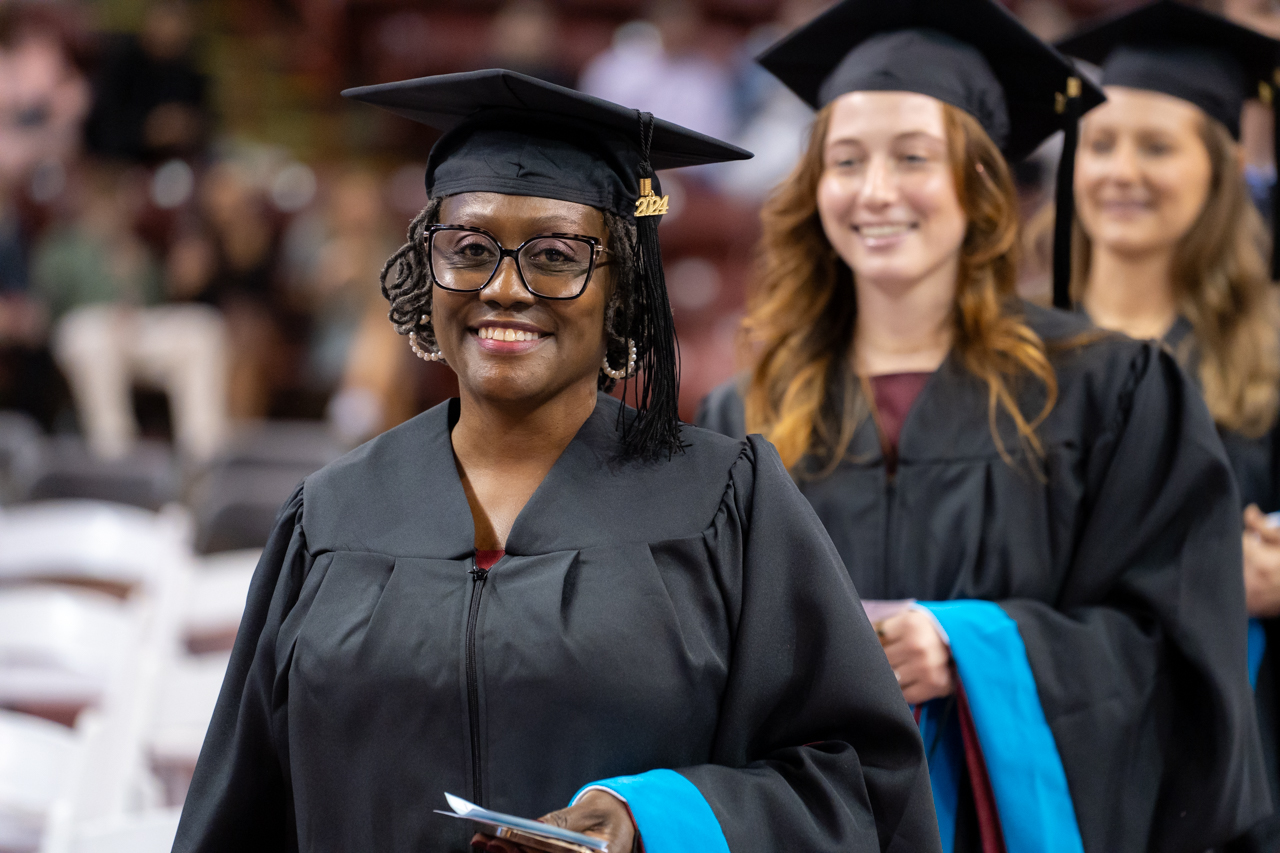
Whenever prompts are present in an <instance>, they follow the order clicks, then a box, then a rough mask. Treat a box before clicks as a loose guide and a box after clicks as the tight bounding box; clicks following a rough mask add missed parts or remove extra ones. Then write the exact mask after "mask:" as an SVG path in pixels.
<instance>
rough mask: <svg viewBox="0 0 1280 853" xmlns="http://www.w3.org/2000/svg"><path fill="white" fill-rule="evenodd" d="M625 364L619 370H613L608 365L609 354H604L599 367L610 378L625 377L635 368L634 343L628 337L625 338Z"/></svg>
mask: <svg viewBox="0 0 1280 853" xmlns="http://www.w3.org/2000/svg"><path fill="white" fill-rule="evenodd" d="M627 353H628V355H627V366H626V367H624V368H622V369H621V370H614V369H613V368H612V367H610V366H609V355H608V353H606V354H605V357H604V361H603V362H602V363H601V365H600V369H601V370H603V371H604V372H605V375H606V376H608V377H609V378H610V379H625V378H626V377H628V376H630V375H631V374H632V373H634V372H635V369H636V345H635V342H634V341H632V340H631V339H630V338H628V339H627Z"/></svg>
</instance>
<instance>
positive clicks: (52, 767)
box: [0, 710, 77, 851]
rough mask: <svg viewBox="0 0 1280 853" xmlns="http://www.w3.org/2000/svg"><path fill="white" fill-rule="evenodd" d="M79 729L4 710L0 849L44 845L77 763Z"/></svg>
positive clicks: (0, 714)
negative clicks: (54, 810) (46, 831)
mask: <svg viewBox="0 0 1280 853" xmlns="http://www.w3.org/2000/svg"><path fill="white" fill-rule="evenodd" d="M76 749H77V737H76V733H75V732H74V731H73V730H72V729H69V728H67V727H65V726H60V725H58V724H57V723H51V722H49V721H48V720H42V719H40V718H38V717H32V716H28V715H26V714H17V713H14V712H12V711H2V710H0V850H5V851H30V850H35V849H36V848H37V847H38V846H39V844H40V838H41V835H42V833H43V831H44V825H45V819H46V817H47V815H48V812H49V809H50V807H51V806H52V805H53V803H54V802H55V800H56V799H57V797H58V796H59V794H60V793H61V792H62V790H63V787H64V785H65V784H66V779H67V776H68V774H69V773H70V772H71V769H72V765H73V762H74V761H75V755H76Z"/></svg>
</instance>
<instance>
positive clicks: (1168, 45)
mask: <svg viewBox="0 0 1280 853" xmlns="http://www.w3.org/2000/svg"><path fill="white" fill-rule="evenodd" d="M1058 47H1059V49H1060V50H1062V52H1063V53H1066V54H1068V55H1070V56H1075V57H1079V58H1080V59H1083V60H1085V61H1086V62H1091V63H1093V64H1094V65H1098V66H1100V67H1101V68H1102V84H1103V85H1104V86H1125V87H1128V88H1133V89H1147V90H1149V91H1153V92H1161V93H1163V94H1166V95H1172V96H1173V97H1175V98H1181V99H1182V100H1184V101H1189V102H1190V103H1192V104H1195V105H1196V106H1197V107H1199V108H1200V109H1201V110H1203V111H1204V112H1205V113H1206V114H1207V115H1209V116H1211V117H1213V118H1214V119H1217V120H1218V121H1219V122H1221V123H1222V124H1223V125H1224V126H1226V128H1227V130H1229V131H1230V132H1231V135H1232V136H1234V137H1236V138H1239V135H1240V112H1241V110H1242V109H1243V108H1244V102H1245V101H1246V100H1248V99H1249V98H1255V97H1259V96H1260V95H1261V96H1262V97H1264V98H1266V99H1268V100H1270V97H1271V94H1270V93H1271V87H1272V86H1274V85H1275V84H1276V83H1277V80H1276V69H1277V66H1278V65H1280V42H1278V41H1276V40H1275V39H1271V38H1268V37H1266V36H1264V35H1262V34H1261V33H1257V32H1254V31H1253V30H1251V29H1249V28H1248V27H1242V26H1240V25H1239V24H1234V23H1232V22H1231V21H1228V20H1227V19H1226V18H1223V17H1221V16H1220V15H1215V14H1213V13H1211V12H1204V11H1201V10H1200V9H1195V8H1193V7H1191V6H1187V5H1184V4H1182V3H1175V2H1172V1H1171V0H1157V2H1155V3H1151V4H1149V5H1147V6H1143V7H1141V8H1139V9H1136V10H1134V11H1132V12H1129V13H1127V14H1124V15H1120V16H1118V17H1115V18H1111V19H1109V20H1107V21H1103V22H1102V23H1100V24H1097V25H1094V26H1090V27H1088V28H1087V29H1085V30H1083V31H1082V32H1079V33H1077V34H1075V35H1073V36H1071V37H1069V38H1067V39H1065V40H1063V41H1061V42H1059V43H1058Z"/></svg>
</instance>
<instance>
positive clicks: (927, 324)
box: [853, 262, 958, 376]
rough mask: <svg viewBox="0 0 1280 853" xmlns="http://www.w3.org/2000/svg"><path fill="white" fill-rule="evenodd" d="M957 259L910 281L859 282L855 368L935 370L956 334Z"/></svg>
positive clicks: (871, 372) (866, 371)
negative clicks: (919, 278) (921, 277)
mask: <svg viewBox="0 0 1280 853" xmlns="http://www.w3.org/2000/svg"><path fill="white" fill-rule="evenodd" d="M957 266H958V265H957V263H955V262H953V263H950V264H946V265H944V266H943V267H942V268H940V269H938V270H936V271H934V272H933V273H931V274H929V275H928V276H926V277H925V278H923V279H921V280H920V281H918V282H915V283H913V284H911V285H908V286H906V287H903V286H901V285H883V286H881V285H877V284H874V283H871V282H859V283H858V284H857V285H856V286H857V292H858V318H857V322H856V328H855V330H854V352H853V359H854V368H855V369H856V370H857V372H858V373H859V375H862V376H883V375H885V374H889V373H932V372H933V371H935V370H937V369H938V366H939V365H941V364H942V362H943V361H944V360H946V357H947V353H948V352H950V351H951V343H952V339H953V337H954V329H953V325H952V312H953V311H954V303H955V282H956V276H957Z"/></svg>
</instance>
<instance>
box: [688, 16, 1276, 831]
mask: <svg viewBox="0 0 1280 853" xmlns="http://www.w3.org/2000/svg"><path fill="white" fill-rule="evenodd" d="M761 62H762V64H763V65H764V66H765V67H766V68H767V69H769V70H770V71H772V72H773V73H774V74H775V75H777V76H778V77H779V78H781V79H782V81H783V82H784V83H786V84H788V85H789V86H790V87H791V88H792V89H793V90H795V91H796V93H797V94H799V95H800V96H801V97H802V98H805V99H806V100H807V101H809V103H811V104H812V105H813V106H814V107H815V108H817V109H818V110H819V112H818V115H817V117H816V120H815V122H814V126H813V130H812V134H811V136H810V142H809V147H808V151H807V153H806V154H805V155H804V157H803V158H802V160H801V162H800V163H799V165H798V166H797V168H796V170H795V171H794V172H793V174H792V175H791V176H790V177H789V179H788V180H787V181H785V182H784V183H783V184H782V185H781V186H780V187H779V188H778V189H777V190H775V192H774V194H773V195H772V196H771V197H770V199H769V201H768V202H767V203H766V208H765V211H764V236H763V246H762V262H761V271H760V274H759V279H758V281H757V282H756V289H755V291H754V293H753V294H752V297H751V302H750V304H749V313H748V317H747V320H746V333H747V342H748V344H749V347H750V351H749V354H750V358H751V362H750V370H749V372H748V373H747V374H746V375H745V376H744V377H742V379H740V380H739V381H737V382H733V383H730V384H728V385H726V386H724V387H722V388H720V389H718V390H717V391H716V392H713V394H712V395H711V396H710V397H709V398H708V399H707V401H705V403H704V406H703V409H702V411H701V413H700V422H701V423H702V424H703V425H706V426H710V427H712V428H715V429H718V430H720V431H722V432H725V433H727V434H730V435H736V436H741V435H743V434H745V433H757V432H758V433H762V434H763V435H764V436H765V437H767V438H769V439H770V440H771V441H772V442H773V443H774V444H775V445H776V446H777V448H778V451H779V454H780V457H781V459H782V461H783V463H784V464H785V465H786V466H787V467H788V468H789V469H790V470H791V472H792V473H793V476H794V477H795V478H796V480H797V481H798V482H799V485H800V488H801V491H802V492H803V493H804V495H805V496H806V497H807V498H808V499H809V501H810V503H811V504H812V505H813V507H814V509H815V510H816V511H817V514H818V517H819V518H821V519H822V521H823V523H824V524H825V525H826V528H827V530H828V532H829V533H830V534H831V536H832V539H833V541H834V542H835V544H836V547H837V549H838V550H839V551H840V554H841V556H842V557H843V558H844V562H845V565H846V567H847V568H848V570H849V573H850V575H851V576H852V578H853V580H854V585H855V587H856V588H857V589H858V592H859V594H860V595H861V596H862V597H863V599H864V600H880V601H878V602H877V603H876V605H875V609H874V612H873V618H875V619H876V620H877V625H878V628H879V630H880V632H881V634H882V643H883V644H884V647H885V652H886V655H887V657H888V660H889V662H890V664H891V665H892V666H893V667H894V670H895V673H896V675H897V676H898V678H899V679H900V682H901V685H902V689H903V694H904V696H905V697H906V699H907V701H908V702H910V703H912V704H914V705H915V706H916V708H917V712H918V714H919V715H920V724H921V728H922V733H923V734H924V738H925V745H926V754H927V755H928V757H929V763H930V773H931V776H932V779H933V791H934V797H935V805H936V809H937V812H938V818H939V823H940V829H941V834H942V841H943V845H944V849H946V850H957V851H969V850H983V851H988V850H1007V851H1009V853H1032V851H1081V850H1084V851H1089V853H1104V851H1105V852H1106V853H1109V851H1120V850H1124V851H1138V850H1146V851H1203V850H1205V849H1207V848H1209V847H1211V846H1213V845H1214V844H1217V843H1219V842H1221V841H1224V840H1225V839H1228V838H1231V837H1233V836H1234V835H1236V834H1237V833H1239V832H1240V831H1242V830H1243V829H1244V828H1245V827H1247V826H1249V825H1250V824H1252V823H1253V822H1254V821H1256V820H1257V819H1258V818H1259V817H1260V816H1261V815H1262V814H1263V813H1264V812H1265V810H1266V808H1267V803H1266V792H1265V782H1264V781H1263V780H1262V769H1261V766H1260V760H1259V757H1258V742H1257V737H1258V735H1257V727H1256V723H1255V722H1254V719H1253V713H1252V708H1251V705H1250V698H1249V685H1248V682H1247V679H1246V675H1245V667H1244V655H1245V630H1244V624H1243V620H1241V619H1239V618H1238V617H1237V614H1238V613H1240V612H1242V610H1243V606H1244V601H1243V600H1244V591H1243V584H1242V582H1241V578H1240V568H1239V567H1240V562H1239V560H1240V552H1239V548H1240V537H1239V507H1238V504H1237V502H1236V499H1235V496H1234V490H1233V486H1232V483H1231V473H1230V469H1229V467H1228V465H1227V461H1226V458H1225V456H1224V453H1223V450H1222V446H1221V442H1220V441H1219V440H1218V438H1217V436H1216V434H1215V432H1214V428H1213V422H1212V420H1211V419H1210V417H1209V414H1208V412H1207V411H1206V409H1205V406H1204V403H1203V401H1202V400H1201V399H1200V397H1199V395H1198V394H1197V393H1196V392H1195V389H1194V388H1193V387H1192V386H1191V385H1190V384H1189V383H1188V382H1187V380H1186V379H1185V377H1184V376H1183V374H1182V371H1181V370H1180V369H1179V367H1178V365H1177V364H1176V363H1175V361H1174V360H1173V358H1172V357H1171V356H1169V355H1167V354H1165V353H1164V352H1162V351H1161V350H1160V349H1159V348H1158V347H1156V346H1153V345H1151V344H1149V343H1141V342H1135V341H1131V340H1128V339H1125V338H1123V337H1121V336H1119V335H1113V334H1106V333H1099V332H1097V331H1094V330H1092V329H1091V328H1090V327H1089V325H1088V323H1087V321H1086V320H1085V319H1084V318H1082V317H1079V316H1075V315H1072V314H1068V313H1065V312H1061V311H1054V310H1050V309H1043V308H1037V307H1035V306H1033V305H1030V304H1026V303H1024V302H1021V301H1020V300H1019V299H1018V298H1017V297H1016V293H1015V280H1016V272H1017V270H1016V254H1015V248H1016V246H1017V243H1018V240H1017V231H1018V221H1017V216H1018V206H1017V199H1016V195H1015V192H1014V187H1013V182H1012V179H1011V177H1010V172H1009V167H1008V165H1007V161H1006V158H1016V157H1019V156H1021V155H1023V154H1026V153H1028V152H1030V151H1031V150H1032V149H1033V148H1034V147H1035V146H1036V145H1037V144H1038V143H1040V142H1041V141H1042V140H1043V139H1044V138H1045V137H1047V136H1049V135H1050V134H1051V133H1052V132H1053V131H1054V130H1056V129H1059V128H1062V129H1066V130H1068V147H1070V143H1071V141H1072V140H1071V131H1073V130H1074V119H1075V117H1076V116H1078V115H1079V114H1080V112H1082V111H1083V110H1084V109H1086V108H1088V107H1091V106H1093V105H1095V104H1096V103H1098V102H1099V101H1100V100H1101V94H1100V93H1099V92H1098V91H1097V90H1096V89H1095V88H1094V87H1092V86H1091V84H1089V83H1088V82H1086V81H1081V80H1079V78H1073V73H1072V68H1071V66H1070V65H1069V64H1068V63H1067V62H1066V61H1065V60H1064V59H1063V58H1062V57H1061V56H1060V55H1058V54H1057V53H1056V52H1055V51H1053V50H1052V49H1051V48H1049V47H1048V46H1046V45H1044V44H1043V43H1042V42H1040V41H1039V40H1038V39H1036V38H1035V37H1034V36H1032V35H1031V34H1030V33H1029V32H1027V31H1026V30H1025V29H1024V28H1022V26H1021V25H1020V24H1019V23H1018V22H1017V21H1016V20H1015V19H1014V18H1013V17H1012V16H1011V15H1009V14H1008V13H1007V12H1006V11H1005V10H1004V9H1002V8H1000V7H998V6H997V5H996V4H995V3H992V2H988V0H919V2H914V3H909V4H885V3H876V2H872V0H846V2H843V3H840V4H839V5H837V6H835V7H834V8H833V9H831V10H830V11H828V12H827V13H825V14H824V15H822V16H819V17H818V18H817V19H816V20H814V21H813V22H812V23H811V24H809V25H808V26H806V27H804V28H802V29H800V30H799V31H797V32H796V33H793V34H792V35H790V36H788V37H787V38H785V39H784V40H783V41H782V42H781V43H779V44H778V45H777V46H775V47H774V48H772V49H771V50H770V51H768V52H767V53H766V54H765V55H764V56H763V57H762V58H761ZM1002 152H1003V153H1002ZM1069 163H1070V161H1069V160H1068V165H1069ZM1067 198H1068V200H1069V198H1070V197H1069V196H1068V197H1067ZM1062 284H1065V279H1061V280H1060V284H1059V287H1060V290H1061V288H1062ZM912 600H914V603H912ZM890 602H899V603H898V604H890ZM868 604H869V610H871V607H870V604H871V602H868ZM895 611H896V612H895Z"/></svg>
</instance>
